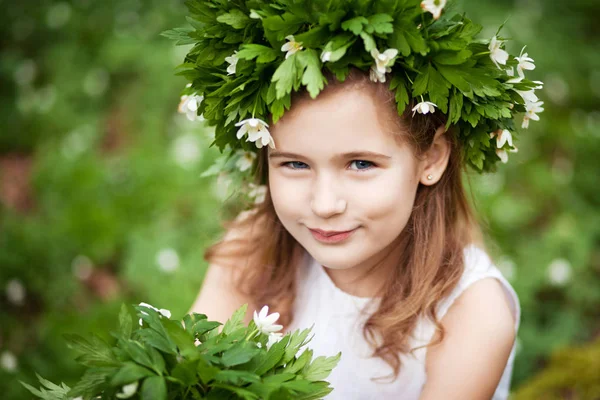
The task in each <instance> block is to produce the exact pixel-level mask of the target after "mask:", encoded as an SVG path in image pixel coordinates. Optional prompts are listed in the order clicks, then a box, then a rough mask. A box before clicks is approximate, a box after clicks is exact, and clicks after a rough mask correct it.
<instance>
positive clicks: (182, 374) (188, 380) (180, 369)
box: [171, 360, 199, 386]
mask: <svg viewBox="0 0 600 400" xmlns="http://www.w3.org/2000/svg"><path fill="white" fill-rule="evenodd" d="M197 368H198V361H197V360H194V361H182V362H180V363H178V364H177V365H176V366H175V368H173V369H172V370H171V376H172V377H173V378H175V379H177V380H178V381H179V382H181V384H183V385H184V386H191V385H196V384H197V383H198V380H199V378H198V373H197Z"/></svg>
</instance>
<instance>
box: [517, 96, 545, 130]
mask: <svg viewBox="0 0 600 400" xmlns="http://www.w3.org/2000/svg"><path fill="white" fill-rule="evenodd" d="M543 104H544V102H543V101H535V102H526V103H525V117H523V123H522V124H521V128H525V129H527V128H529V120H534V121H539V120H540V117H539V115H537V114H538V113H541V112H542V111H544V107H542V105H543Z"/></svg>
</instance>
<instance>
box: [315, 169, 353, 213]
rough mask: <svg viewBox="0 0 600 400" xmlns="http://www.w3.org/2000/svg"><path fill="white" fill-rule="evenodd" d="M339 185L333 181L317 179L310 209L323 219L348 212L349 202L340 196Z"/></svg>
mask: <svg viewBox="0 0 600 400" xmlns="http://www.w3.org/2000/svg"><path fill="white" fill-rule="evenodd" d="M338 189H339V188H338V185H336V184H335V183H334V180H332V179H324V178H322V179H318V178H317V179H316V180H315V184H314V186H313V195H312V199H311V201H310V208H311V209H312V211H313V213H314V214H315V215H317V216H318V217H321V218H330V217H333V216H334V215H337V214H341V213H343V212H344V211H346V207H347V205H348V204H347V202H346V200H345V199H344V198H343V196H340V195H339V190H338Z"/></svg>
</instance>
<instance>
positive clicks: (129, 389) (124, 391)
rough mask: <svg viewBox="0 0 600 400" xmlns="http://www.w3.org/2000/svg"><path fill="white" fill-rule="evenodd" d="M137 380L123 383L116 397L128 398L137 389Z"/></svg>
mask: <svg viewBox="0 0 600 400" xmlns="http://www.w3.org/2000/svg"><path fill="white" fill-rule="evenodd" d="M138 385H139V383H138V381H135V382H133V383H130V384H129V385H125V386H123V387H122V388H121V393H117V397H118V398H119V399H128V398H130V397H131V396H133V395H134V394H135V393H136V392H137V389H138Z"/></svg>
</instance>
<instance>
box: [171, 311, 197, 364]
mask: <svg viewBox="0 0 600 400" xmlns="http://www.w3.org/2000/svg"><path fill="white" fill-rule="evenodd" d="M163 325H164V327H165V329H166V330H167V332H168V333H169V337H170V338H171V340H172V341H173V342H174V343H175V345H177V348H178V349H179V352H180V353H181V355H183V356H184V357H193V356H194V355H195V354H196V353H197V352H198V351H197V349H196V346H195V345H194V341H195V338H194V336H193V335H191V334H190V333H189V332H187V331H186V330H185V329H183V327H182V326H181V324H179V323H177V322H175V321H168V320H167V321H164V322H163Z"/></svg>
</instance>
